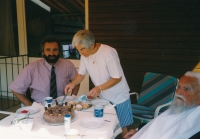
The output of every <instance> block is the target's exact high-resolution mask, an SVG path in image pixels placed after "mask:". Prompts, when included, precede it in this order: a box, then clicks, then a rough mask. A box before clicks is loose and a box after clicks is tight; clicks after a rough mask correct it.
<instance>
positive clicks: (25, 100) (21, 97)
mask: <svg viewBox="0 0 200 139" xmlns="http://www.w3.org/2000/svg"><path fill="white" fill-rule="evenodd" d="M12 93H13V94H14V95H15V96H16V98H17V99H19V101H20V102H21V103H23V104H24V105H25V106H31V105H32V102H30V101H29V99H28V98H27V97H26V96H25V95H23V94H19V93H17V92H15V91H12Z"/></svg>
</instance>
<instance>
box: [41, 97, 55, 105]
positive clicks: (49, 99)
mask: <svg viewBox="0 0 200 139" xmlns="http://www.w3.org/2000/svg"><path fill="white" fill-rule="evenodd" d="M52 101H53V98H52V97H45V98H44V99H43V100H42V104H43V105H44V106H45V107H48V105H49V104H50V105H51V106H52Z"/></svg>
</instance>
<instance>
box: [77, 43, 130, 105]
mask: <svg viewBox="0 0 200 139" xmlns="http://www.w3.org/2000/svg"><path fill="white" fill-rule="evenodd" d="M78 73H79V74H81V75H85V74H87V73H88V74H89V76H90V78H91V80H92V82H93V83H94V85H95V86H99V85H101V84H103V83H105V82H107V81H108V80H109V79H110V78H111V77H112V78H120V77H121V76H122V80H121V81H120V82H119V83H118V84H116V85H114V86H113V87H111V88H109V89H106V90H103V92H101V93H100V98H104V99H107V100H109V101H110V102H112V103H114V104H119V103H121V102H124V101H125V100H127V99H128V98H129V97H130V95H129V91H130V89H129V86H128V84H127V81H126V78H125V76H124V73H123V70H122V67H121V64H120V60H119V57H118V54H117V51H116V50H115V49H114V48H112V47H110V46H108V45H105V44H101V46H100V47H99V49H98V51H97V52H96V53H95V54H93V55H90V56H89V57H84V56H81V60H80V67H79V71H78Z"/></svg>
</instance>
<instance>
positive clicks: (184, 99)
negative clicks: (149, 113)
mask: <svg viewBox="0 0 200 139" xmlns="http://www.w3.org/2000/svg"><path fill="white" fill-rule="evenodd" d="M199 105H200V74H197V73H195V72H191V71H188V72H186V73H185V74H184V75H183V76H182V77H181V78H180V81H179V83H178V87H177V89H176V94H175V97H174V101H173V102H172V104H171V106H170V108H169V109H168V110H166V111H165V112H163V113H162V114H161V115H159V116H158V117H156V118H155V119H153V120H152V121H151V122H149V123H148V124H146V125H145V126H144V127H142V128H141V129H140V130H139V131H138V132H136V130H133V129H131V130H130V131H129V132H128V133H127V134H126V135H125V136H124V139H188V138H190V139H193V138H194V137H195V138H196V137H197V136H196V135H197V134H196V133H197V132H199V131H200V124H199V119H200V106H199ZM194 134H196V135H195V136H193V135H194ZM131 136H132V137H131ZM198 137H199V136H198ZM198 137H197V138H198Z"/></svg>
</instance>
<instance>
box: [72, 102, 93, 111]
mask: <svg viewBox="0 0 200 139" xmlns="http://www.w3.org/2000/svg"><path fill="white" fill-rule="evenodd" d="M91 107H92V104H88V107H87V108H82V109H76V110H77V111H83V110H87V109H89V108H91Z"/></svg>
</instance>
